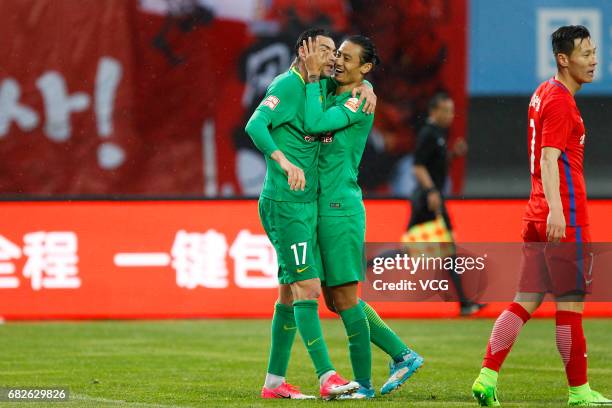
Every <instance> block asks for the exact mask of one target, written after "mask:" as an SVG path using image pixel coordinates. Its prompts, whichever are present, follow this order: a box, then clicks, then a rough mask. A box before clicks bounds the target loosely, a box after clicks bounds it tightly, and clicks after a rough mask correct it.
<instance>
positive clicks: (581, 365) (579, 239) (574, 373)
mask: <svg viewBox="0 0 612 408" xmlns="http://www.w3.org/2000/svg"><path fill="white" fill-rule="evenodd" d="M589 243H590V236H589V231H588V228H587V227H567V229H566V236H565V238H564V239H563V241H562V243H561V244H560V245H556V246H554V247H551V248H550V249H549V250H548V251H547V255H548V256H547V264H548V267H549V270H550V273H551V276H552V282H553V293H554V294H555V297H556V302H557V312H556V315H555V327H556V330H555V333H556V343H557V349H558V351H559V354H560V355H561V360H562V361H563V365H564V366H565V374H566V376H567V382H568V386H569V390H568V393H569V399H568V403H569V405H576V406H580V405H591V404H601V403H608V404H612V401H610V400H608V399H606V398H604V397H603V396H602V395H601V394H600V393H598V392H596V391H593V390H591V387H590V386H589V383H588V379H587V345H586V338H585V335H584V329H583V327H582V312H583V310H584V298H585V295H586V294H587V293H589V291H590V287H589V285H588V283H589V282H588V281H587V279H588V278H587V275H589V274H590V271H591V268H592V265H591V262H592V258H591V257H590V256H589V255H588V253H589V252H590V250H589V245H590V244H589Z"/></svg>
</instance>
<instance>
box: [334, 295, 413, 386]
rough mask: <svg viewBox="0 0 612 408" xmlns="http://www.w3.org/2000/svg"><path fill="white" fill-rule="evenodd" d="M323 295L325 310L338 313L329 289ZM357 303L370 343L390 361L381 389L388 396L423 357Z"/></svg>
mask: <svg viewBox="0 0 612 408" xmlns="http://www.w3.org/2000/svg"><path fill="white" fill-rule="evenodd" d="M323 295H324V297H325V302H326V305H327V308H328V309H329V310H330V311H331V312H334V313H338V312H337V309H336V307H335V306H334V304H333V298H332V294H331V288H329V287H327V286H324V287H323ZM358 302H359V306H361V308H362V309H363V311H364V313H365V315H366V318H367V320H368V327H369V329H370V341H371V342H372V343H373V344H374V345H376V346H377V347H378V348H380V349H381V350H382V351H384V352H385V353H386V354H387V355H388V356H389V357H390V358H391V359H392V360H391V362H390V363H389V371H390V374H389V378H388V379H387V381H385V384H384V385H383V386H382V388H381V393H382V394H388V393H390V392H392V391H394V390H396V389H398V388H399V387H400V386H401V385H402V384H403V383H405V382H406V381H407V380H408V379H409V378H410V377H411V376H412V374H414V373H415V372H416V370H418V369H419V368H420V367H421V366H422V365H423V357H421V356H420V355H419V354H418V353H417V352H415V351H413V350H412V349H411V348H410V347H408V346H407V345H406V343H404V341H403V340H402V339H401V338H400V337H399V336H398V335H397V334H396V333H395V332H394V331H393V329H392V328H391V327H389V326H388V325H387V323H385V321H384V320H383V319H382V318H381V317H380V316H379V315H378V313H376V310H374V308H373V307H372V306H370V305H369V304H368V303H367V302H365V301H364V300H362V299H359V300H358Z"/></svg>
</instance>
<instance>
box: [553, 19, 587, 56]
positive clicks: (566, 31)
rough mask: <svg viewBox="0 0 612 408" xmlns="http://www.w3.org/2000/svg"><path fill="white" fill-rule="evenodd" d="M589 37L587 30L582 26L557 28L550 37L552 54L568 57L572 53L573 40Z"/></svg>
mask: <svg viewBox="0 0 612 408" xmlns="http://www.w3.org/2000/svg"><path fill="white" fill-rule="evenodd" d="M589 37H591V34H590V33H589V30H588V29H587V28H586V27H585V26H582V25H569V26H563V27H559V28H558V29H557V31H555V32H554V33H552V35H551V36H550V38H551V41H552V50H553V54H554V55H557V54H565V55H570V54H571V53H572V51H574V40H575V39H577V38H579V39H581V40H582V39H585V38H589Z"/></svg>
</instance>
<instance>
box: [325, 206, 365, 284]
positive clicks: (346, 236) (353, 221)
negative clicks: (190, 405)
mask: <svg viewBox="0 0 612 408" xmlns="http://www.w3.org/2000/svg"><path fill="white" fill-rule="evenodd" d="M317 239H318V241H319V245H318V247H319V248H318V249H319V252H320V257H321V268H320V269H321V271H322V273H321V280H322V281H323V282H322V284H323V285H325V286H339V285H343V284H345V283H350V282H358V281H363V279H364V275H365V253H364V247H363V245H364V241H365V212H363V213H359V214H355V215H346V216H321V217H319V225H318V227H317Z"/></svg>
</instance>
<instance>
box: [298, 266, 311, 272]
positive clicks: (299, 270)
mask: <svg viewBox="0 0 612 408" xmlns="http://www.w3.org/2000/svg"><path fill="white" fill-rule="evenodd" d="M308 268H310V265H308V266H307V267H305V268H297V269H296V270H295V271H296V272H297V273H302V272H304V271H305V270H306V269H308Z"/></svg>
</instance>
